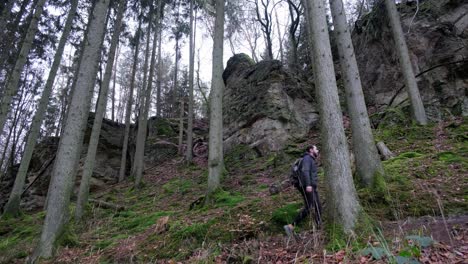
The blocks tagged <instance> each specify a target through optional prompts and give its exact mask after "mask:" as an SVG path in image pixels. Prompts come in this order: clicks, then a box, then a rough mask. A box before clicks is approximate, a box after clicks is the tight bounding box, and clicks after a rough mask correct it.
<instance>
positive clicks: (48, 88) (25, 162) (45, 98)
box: [4, 0, 78, 216]
mask: <svg viewBox="0 0 468 264" xmlns="http://www.w3.org/2000/svg"><path fill="white" fill-rule="evenodd" d="M77 7H78V0H72V1H71V7H70V12H69V13H68V17H67V20H66V22H65V26H64V29H63V32H62V36H61V37H60V42H59V44H58V46H57V52H56V53H55V57H54V62H53V64H52V67H51V69H50V72H49V77H48V78H47V82H46V85H45V87H44V91H43V92H42V96H41V99H40V102H39V105H38V108H37V111H36V114H35V115H34V118H33V121H32V124H31V128H30V131H29V135H28V139H27V143H26V148H25V150H24V154H23V158H22V159H21V164H20V167H19V169H18V173H17V175H16V179H15V184H14V185H13V190H12V191H11V194H10V198H9V199H8V203H7V204H6V205H5V209H4V213H5V214H10V215H14V216H16V215H17V214H18V213H19V205H20V200H21V193H22V191H23V188H24V184H25V180H26V175H27V173H28V168H29V163H30V161H31V157H32V154H33V151H34V148H35V146H36V142H37V138H38V136H39V132H40V129H41V124H42V121H43V120H44V116H45V113H46V111H47V105H48V103H49V100H50V95H51V93H52V87H53V84H54V80H55V77H56V75H57V70H58V67H59V66H60V61H61V60H62V55H63V50H64V47H65V44H66V42H67V40H68V36H69V35H70V31H71V26H72V23H73V19H74V18H75V15H76V11H77Z"/></svg>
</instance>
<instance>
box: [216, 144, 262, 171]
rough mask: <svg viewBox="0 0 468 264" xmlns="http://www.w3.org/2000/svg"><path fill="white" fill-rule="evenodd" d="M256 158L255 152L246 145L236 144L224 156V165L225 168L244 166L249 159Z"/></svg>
mask: <svg viewBox="0 0 468 264" xmlns="http://www.w3.org/2000/svg"><path fill="white" fill-rule="evenodd" d="M257 158H258V154H257V152H255V151H254V150H253V149H252V148H251V147H249V146H247V145H237V146H235V147H234V148H233V149H232V150H230V151H229V152H228V153H226V155H225V157H224V165H225V168H226V169H227V170H231V169H235V168H239V167H241V166H245V164H246V163H247V162H249V161H253V160H255V159H257Z"/></svg>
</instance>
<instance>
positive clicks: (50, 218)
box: [33, 0, 110, 259]
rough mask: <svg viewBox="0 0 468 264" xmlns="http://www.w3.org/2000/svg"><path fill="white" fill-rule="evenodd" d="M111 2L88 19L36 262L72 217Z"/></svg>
mask: <svg viewBox="0 0 468 264" xmlns="http://www.w3.org/2000/svg"><path fill="white" fill-rule="evenodd" d="M109 2H110V0H100V1H97V2H96V5H95V7H94V10H93V13H92V14H91V15H90V16H89V17H90V19H89V23H88V28H89V30H88V34H87V36H86V39H87V41H86V46H85V48H84V50H83V57H82V63H81V64H80V70H79V74H78V79H77V82H76V90H75V91H74V93H73V98H72V102H71V104H70V109H69V115H68V117H67V121H66V124H65V127H64V131H63V136H62V137H61V138H60V143H59V148H58V150H57V157H56V160H55V164H54V167H53V169H52V174H51V182H50V185H49V191H48V196H47V197H48V198H47V202H48V206H47V214H46V217H45V221H44V226H43V228H42V233H41V238H40V241H39V244H38V247H37V248H36V251H35V252H34V255H33V259H37V258H38V257H45V258H49V257H51V256H52V254H53V247H54V244H55V242H56V240H57V239H58V237H59V236H60V234H61V233H62V231H63V228H64V226H65V224H66V223H67V221H68V218H69V203H70V195H71V193H72V188H73V183H74V179H75V176H76V169H77V167H78V161H79V158H80V154H81V147H82V144H83V137H84V129H85V127H86V123H87V121H88V120H87V119H88V115H89V106H90V104H91V91H92V87H93V86H94V82H95V80H96V73H97V70H98V69H97V66H98V62H99V60H100V55H101V54H100V51H101V48H102V43H103V41H104V32H105V28H106V24H105V19H106V12H107V9H108V7H109Z"/></svg>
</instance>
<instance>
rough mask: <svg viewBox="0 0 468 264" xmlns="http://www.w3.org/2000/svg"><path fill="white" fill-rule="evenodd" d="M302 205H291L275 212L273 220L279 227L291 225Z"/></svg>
mask: <svg viewBox="0 0 468 264" xmlns="http://www.w3.org/2000/svg"><path fill="white" fill-rule="evenodd" d="M301 207H302V203H290V204H288V205H285V206H283V207H281V208H278V209H276V210H275V211H273V213H272V216H271V220H272V221H273V222H274V223H276V224H279V225H286V224H291V223H292V221H293V220H294V218H295V217H296V216H297V213H298V211H299V210H300V209H301Z"/></svg>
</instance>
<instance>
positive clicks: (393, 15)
mask: <svg viewBox="0 0 468 264" xmlns="http://www.w3.org/2000/svg"><path fill="white" fill-rule="evenodd" d="M385 7H386V8H387V14H388V19H389V20H390V27H391V28H392V33H393V38H394V40H395V46H396V49H397V53H398V57H399V59H400V66H401V69H402V71H403V77H404V79H405V84H406V87H407V89H408V95H409V98H410V102H411V110H412V114H413V118H414V120H415V121H416V122H417V123H418V124H419V125H427V117H426V111H425V110H424V104H423V102H422V99H421V95H420V94H419V89H418V84H417V83H416V78H415V77H414V73H413V66H412V65H411V60H410V57H409V54H408V47H407V46H406V41H405V35H404V34H403V30H402V28H401V23H400V15H399V14H398V11H397V9H396V6H395V2H394V0H385Z"/></svg>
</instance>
